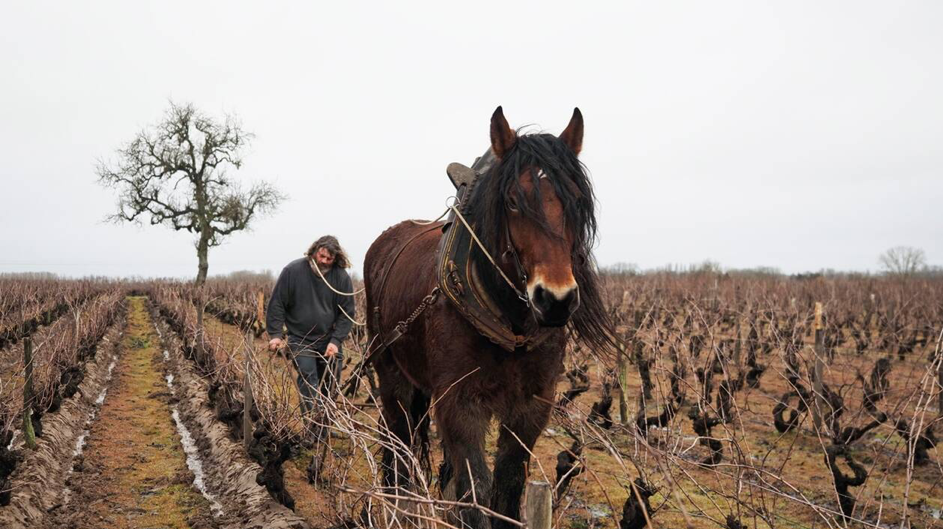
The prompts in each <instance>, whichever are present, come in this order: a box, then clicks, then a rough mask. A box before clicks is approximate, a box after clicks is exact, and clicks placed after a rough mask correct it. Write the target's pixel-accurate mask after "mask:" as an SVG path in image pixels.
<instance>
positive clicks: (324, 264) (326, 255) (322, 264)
mask: <svg viewBox="0 0 943 529" xmlns="http://www.w3.org/2000/svg"><path fill="white" fill-rule="evenodd" d="M314 262H315V263H316V264H317V265H318V268H320V269H321V271H322V272H323V271H325V270H329V269H330V268H331V267H332V266H334V254H332V253H331V252H330V251H328V249H327V248H318V251H317V252H315V254H314Z"/></svg>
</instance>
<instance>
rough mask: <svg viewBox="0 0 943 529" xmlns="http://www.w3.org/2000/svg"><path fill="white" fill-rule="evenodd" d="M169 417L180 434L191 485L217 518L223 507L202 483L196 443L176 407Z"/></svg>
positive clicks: (200, 463)
mask: <svg viewBox="0 0 943 529" xmlns="http://www.w3.org/2000/svg"><path fill="white" fill-rule="evenodd" d="M171 415H172V416H173V418H174V422H175V423H176V424H177V433H179V434H180V444H182V445H183V451H184V452H185V453H186V454H187V468H189V469H190V472H193V485H194V486H195V487H196V488H197V490H199V491H200V494H202V495H203V497H204V498H206V499H207V501H209V502H210V510H211V511H212V512H213V516H219V515H221V514H223V506H222V505H220V504H219V502H218V501H216V498H215V497H213V495H212V494H210V492H209V491H208V490H206V483H204V482H203V462H202V461H201V460H200V454H199V453H198V452H197V449H196V443H194V442H193V437H191V436H190V431H189V430H187V427H186V425H185V424H183V421H181V420H180V412H179V411H178V410H177V407H176V406H174V411H173V413H172V414H171Z"/></svg>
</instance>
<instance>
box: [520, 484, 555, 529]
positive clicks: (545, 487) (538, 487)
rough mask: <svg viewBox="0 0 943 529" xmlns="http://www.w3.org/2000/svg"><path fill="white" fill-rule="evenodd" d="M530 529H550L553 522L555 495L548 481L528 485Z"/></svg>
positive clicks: (528, 523)
mask: <svg viewBox="0 0 943 529" xmlns="http://www.w3.org/2000/svg"><path fill="white" fill-rule="evenodd" d="M526 510H527V513H526V514H527V527H528V529H550V524H551V522H552V521H553V493H552V491H551V489H550V484H549V483H547V482H546V481H529V482H528V483H527V508H526Z"/></svg>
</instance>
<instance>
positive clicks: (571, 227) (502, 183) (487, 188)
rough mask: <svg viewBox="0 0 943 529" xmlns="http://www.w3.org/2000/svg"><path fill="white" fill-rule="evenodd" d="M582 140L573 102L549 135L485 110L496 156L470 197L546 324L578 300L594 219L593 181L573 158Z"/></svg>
mask: <svg viewBox="0 0 943 529" xmlns="http://www.w3.org/2000/svg"><path fill="white" fill-rule="evenodd" d="M582 140H583V116H582V114H580V111H579V109H574V111H573V117H572V118H571V119H570V123H569V125H568V126H567V128H566V130H564V131H563V133H562V134H560V136H559V137H555V136H553V135H550V134H527V135H520V136H519V135H518V134H517V133H516V132H515V131H514V130H512V129H511V128H510V126H508V122H507V120H506V119H505V117H504V113H503V111H502V109H501V107H498V109H497V110H495V112H494V115H493V116H492V117H491V149H492V152H493V153H494V155H495V157H496V158H497V161H496V162H495V164H494V165H493V166H492V168H491V170H490V171H489V173H488V175H487V177H486V178H485V179H484V181H483V182H482V183H481V184H480V186H479V188H478V189H477V190H476V196H475V197H474V198H473V204H474V205H475V206H477V207H476V208H475V210H476V220H477V222H478V225H479V227H480V234H481V236H482V239H485V241H484V242H485V244H486V246H488V247H490V248H491V249H494V250H495V254H494V255H495V258H496V260H497V261H498V263H497V264H498V265H499V266H500V267H501V268H502V270H504V271H505V273H506V274H507V275H508V277H510V278H512V280H514V281H515V282H517V283H518V288H521V287H523V289H524V290H525V291H526V293H527V297H528V298H529V299H530V302H531V303H530V307H531V310H532V311H533V316H534V318H535V319H536V321H537V323H538V324H539V325H541V326H545V327H560V326H563V325H566V324H567V322H569V321H570V318H571V316H573V314H574V312H576V311H577V309H578V307H579V306H580V302H581V281H580V279H581V278H584V279H585V278H587V277H589V276H587V270H586V269H587V268H588V267H589V266H590V259H589V247H590V245H591V243H592V240H593V237H594V236H595V231H596V219H595V217H594V214H593V206H594V198H593V191H592V187H591V186H590V184H589V179H588V178H587V176H586V173H585V169H584V167H583V166H582V164H581V163H580V162H579V160H578V159H577V155H578V154H579V152H580V147H581V144H582ZM589 273H590V274H591V277H592V278H593V279H594V278H595V276H594V274H592V272H591V271H590V272H589Z"/></svg>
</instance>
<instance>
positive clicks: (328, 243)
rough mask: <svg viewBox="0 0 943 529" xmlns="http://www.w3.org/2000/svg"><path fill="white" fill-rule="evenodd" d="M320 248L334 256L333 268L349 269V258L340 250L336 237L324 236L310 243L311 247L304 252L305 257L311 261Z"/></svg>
mask: <svg viewBox="0 0 943 529" xmlns="http://www.w3.org/2000/svg"><path fill="white" fill-rule="evenodd" d="M321 248H324V249H325V250H327V251H329V252H331V255H333V256H334V266H336V267H339V268H350V258H348V257H347V252H345V251H344V249H343V248H341V243H339V242H337V237H335V236H333V235H325V236H323V237H321V238H319V239H318V240H316V241H314V242H313V243H311V246H309V247H308V251H306V252H305V257H307V258H308V259H311V257H312V256H314V254H316V253H318V250H320V249H321Z"/></svg>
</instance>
